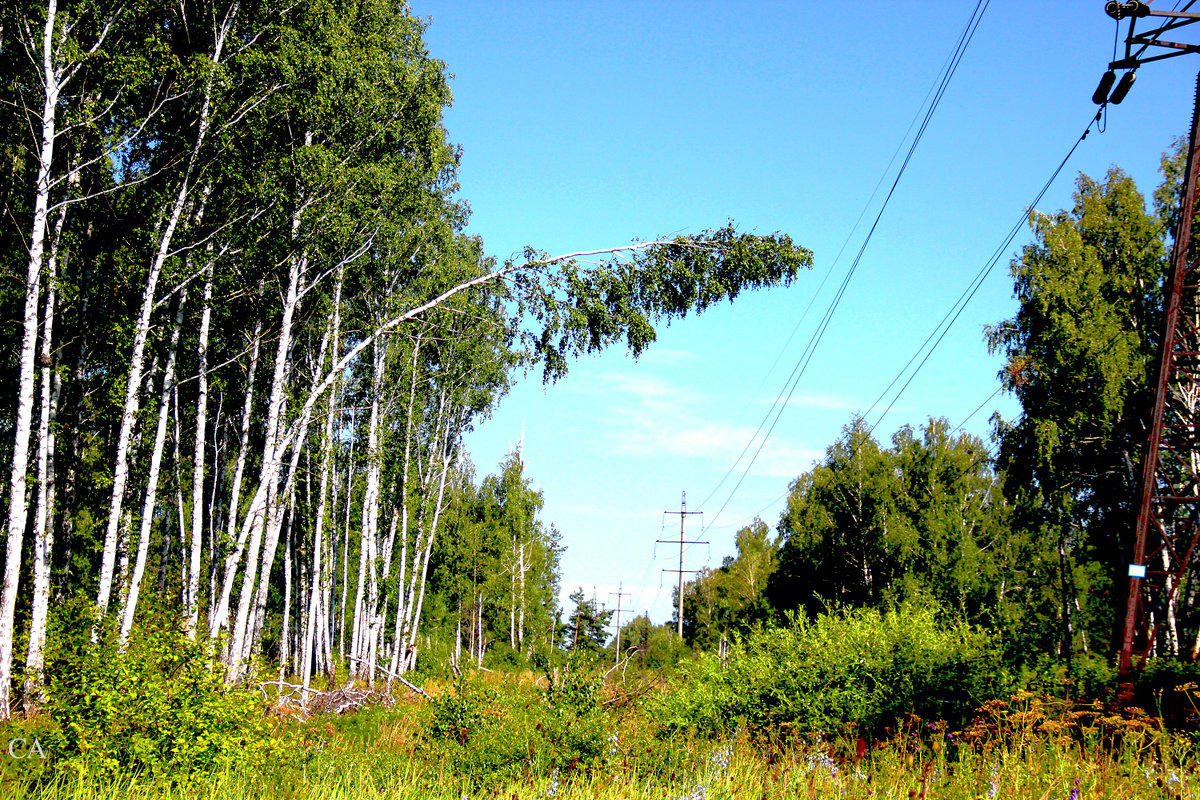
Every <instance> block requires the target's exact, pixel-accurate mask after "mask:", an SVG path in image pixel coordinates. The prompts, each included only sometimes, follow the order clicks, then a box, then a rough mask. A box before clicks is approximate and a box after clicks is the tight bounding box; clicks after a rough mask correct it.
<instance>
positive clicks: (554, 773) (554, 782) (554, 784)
mask: <svg viewBox="0 0 1200 800" xmlns="http://www.w3.org/2000/svg"><path fill="white" fill-rule="evenodd" d="M557 794H558V767H555V768H554V769H552V770H550V785H549V786H547V787H546V791H545V792H543V796H545V797H554V796H556V795H557ZM465 798H466V796H465V795H464V800H465Z"/></svg>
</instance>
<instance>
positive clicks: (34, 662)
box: [22, 213, 66, 717]
mask: <svg viewBox="0 0 1200 800" xmlns="http://www.w3.org/2000/svg"><path fill="white" fill-rule="evenodd" d="M65 216H66V214H65V213H63V214H60V215H59V218H58V221H57V222H56V223H55V235H54V243H53V244H52V245H51V252H50V257H49V259H47V289H46V311H45V314H44V322H43V325H42V347H41V358H40V360H41V363H42V370H41V372H42V375H41V381H42V408H41V412H42V414H41V422H40V423H39V425H38V459H37V461H38V503H37V516H36V517H35V518H34V528H33V587H32V589H33V599H32V603H31V607H30V620H29V648H28V650H27V651H26V655H25V684H24V691H23V692H22V695H23V697H24V704H25V715H26V716H27V717H28V716H31V715H32V714H34V713H35V712H36V710H37V708H38V707H39V706H40V705H41V704H42V703H43V702H45V699H46V698H45V693H44V691H43V688H42V683H43V673H42V670H43V666H44V663H45V662H44V648H45V644H46V618H47V615H48V613H49V609H50V561H51V555H52V554H53V551H54V507H55V474H54V457H55V453H54V441H55V431H54V421H55V417H56V415H57V413H58V397H59V389H60V387H61V380H60V379H59V376H58V372H57V371H53V370H51V363H52V360H53V351H52V347H51V343H52V342H53V341H54V318H55V314H56V313H57V305H58V293H57V290H56V287H55V277H56V273H57V268H56V263H55V262H56V260H57V259H56V255H57V249H58V248H57V245H58V242H60V241H61V234H62V224H63V217H65Z"/></svg>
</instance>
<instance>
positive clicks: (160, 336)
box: [0, 0, 811, 717]
mask: <svg viewBox="0 0 1200 800" xmlns="http://www.w3.org/2000/svg"><path fill="white" fill-rule="evenodd" d="M423 25H424V23H423V22H422V21H421V20H419V19H417V18H415V17H414V16H412V15H411V14H410V13H408V11H407V9H405V8H403V7H401V6H398V5H396V4H394V3H390V2H386V1H385V2H374V1H372V2H362V3H357V2H340V0H311V1H310V0H302V2H299V3H294V4H290V5H287V6H285V7H280V6H278V5H276V4H271V3H260V2H253V0H248V1H244V0H231V1H230V2H217V3H209V2H205V1H204V0H201V1H200V2H190V0H189V1H187V2H183V3H158V2H155V1H154V0H150V1H149V2H140V1H139V2H135V3H128V4H117V5H110V4H104V3H92V2H86V1H81V2H75V1H74V0H67V1H66V2H58V0H49V1H48V2H45V3H40V4H39V3H21V4H6V5H5V6H4V7H3V9H2V10H0V75H3V76H4V78H3V81H2V82H0V148H2V149H3V153H4V158H3V167H2V168H3V170H4V176H3V180H2V181H0V207H2V209H3V214H2V215H0V216H2V218H3V222H2V223H0V261H2V266H0V269H2V270H3V274H4V275H5V276H6V279H5V280H4V281H3V282H2V283H0V307H2V309H3V312H2V313H0V353H2V354H3V355H2V356H0V382H2V384H3V387H4V391H3V393H2V394H3V399H0V404H2V406H0V439H2V441H3V444H2V445H0V448H3V457H4V463H5V464H8V465H9V468H10V477H11V486H10V491H9V492H6V493H5V494H4V499H3V501H0V503H3V506H2V509H0V510H2V511H3V514H4V516H5V519H6V520H7V525H6V526H5V562H4V582H3V591H2V594H0V716H2V717H8V716H9V714H11V713H12V702H13V699H14V698H15V696H16V695H14V694H13V691H14V683H15V681H16V678H17V677H20V678H21V682H22V688H21V689H20V697H21V699H22V700H23V701H24V703H25V705H26V707H27V708H28V709H30V710H32V709H33V708H36V706H37V705H38V703H39V702H40V700H41V698H42V694H43V689H42V684H43V680H44V674H43V670H44V663H45V653H46V649H47V647H48V642H47V635H48V634H47V631H48V623H47V620H48V612H49V609H50V607H51V605H53V606H55V607H56V608H66V607H76V606H80V605H81V604H82V605H86V606H90V608H91V609H92V610H91V612H90V616H87V615H85V616H84V617H80V619H81V620H84V619H90V620H91V622H90V623H89V622H86V621H84V622H82V623H81V624H83V625H85V626H87V625H89V624H91V625H93V626H101V627H103V626H107V625H111V626H113V627H114V628H115V630H116V634H117V635H118V637H119V638H120V639H121V640H122V641H125V640H127V639H128V638H129V637H130V635H131V633H132V632H133V631H134V630H135V628H137V627H138V626H139V625H140V624H141V622H142V620H143V619H145V618H148V617H150V616H154V615H161V614H164V613H169V614H176V615H177V616H178V618H179V619H180V620H181V622H182V625H183V626H184V628H185V629H186V631H187V633H188V636H189V637H191V638H193V639H205V640H208V641H211V642H213V643H214V644H215V645H217V646H218V647H219V659H220V661H221V662H223V663H224V664H225V665H226V666H227V676H228V679H229V680H230V681H234V682H236V681H238V680H240V679H241V678H243V677H244V676H245V675H246V674H247V672H248V670H251V669H252V668H253V667H252V665H253V664H256V663H273V664H275V665H277V666H278V669H279V670H280V671H281V672H286V673H287V674H289V675H290V674H295V675H297V676H298V678H299V680H301V681H302V682H303V684H304V685H305V686H306V687H307V686H308V685H309V682H310V680H311V678H312V675H313V673H314V672H315V673H327V674H329V675H330V676H333V675H334V674H335V672H336V670H337V669H338V668H339V665H341V669H342V670H343V672H341V673H340V674H338V675H337V677H338V678H339V679H346V678H349V679H355V678H359V679H363V680H366V681H368V682H371V681H374V680H376V679H379V678H383V677H387V679H388V680H389V681H390V680H391V679H392V677H394V676H398V675H400V674H402V673H403V672H405V671H406V670H407V669H409V668H411V666H412V661H413V657H414V654H415V652H417V651H419V649H420V648H419V645H420V644H421V643H422V642H424V641H426V640H427V639H428V637H429V636H430V635H431V634H434V633H437V634H438V635H439V636H440V637H441V641H452V642H454V652H455V655H456V657H462V658H465V657H466V656H467V655H470V656H471V657H474V658H476V659H482V658H483V655H484V651H485V649H486V647H487V645H488V643H490V642H496V643H498V644H503V645H506V646H507V647H508V648H510V649H511V650H512V651H514V652H523V653H526V654H528V653H531V652H532V651H533V650H534V649H536V648H538V647H542V648H547V647H551V646H552V644H553V641H554V640H555V638H556V637H557V636H558V635H559V634H558V632H557V630H556V628H555V623H554V616H555V611H556V609H555V604H556V600H555V597H556V595H555V575H556V564H557V557H558V553H559V551H560V548H561V544H560V543H559V539H560V536H559V534H558V533H557V532H556V531H554V530H553V529H552V528H547V527H546V526H545V525H544V524H543V523H542V522H541V521H540V520H539V519H538V509H539V507H540V502H541V501H540V498H539V495H538V493H537V491H536V490H535V488H534V487H532V486H531V485H530V483H529V481H528V479H527V478H526V477H525V476H524V475H523V474H522V465H521V461H520V457H519V453H514V455H513V456H512V457H511V458H510V459H509V460H507V461H506V462H505V463H504V464H501V465H497V467H496V472H495V473H494V474H493V475H491V476H488V477H485V478H482V479H477V478H476V476H475V474H474V471H473V467H472V465H471V463H470V460H469V458H468V457H467V455H466V454H465V453H464V452H463V450H462V447H461V441H462V435H463V432H464V431H466V430H467V429H469V428H470V427H471V426H472V425H474V424H476V423H477V422H478V421H479V420H480V419H481V418H483V417H484V416H486V415H487V413H488V411H489V409H490V408H491V407H492V406H493V405H494V403H495V402H496V401H497V399H498V398H499V397H501V396H502V395H503V394H504V392H505V390H506V387H507V386H509V384H510V382H511V381H512V380H514V379H515V378H516V377H517V376H519V375H521V374H524V373H525V372H528V371H534V370H540V372H541V374H542V376H543V378H544V379H545V380H547V381H553V380H554V379H555V378H557V377H560V376H561V375H563V374H564V373H565V371H566V370H567V368H568V365H569V362H570V359H571V357H572V356H573V355H575V354H579V353H583V352H588V351H594V350H598V349H601V348H604V347H607V346H609V345H612V344H615V343H619V342H623V343H624V344H625V345H626V346H627V347H628V348H629V349H630V350H631V351H632V352H633V353H634V354H637V353H638V352H640V351H641V350H642V349H643V348H644V347H645V346H646V345H647V344H648V343H649V342H651V341H652V340H653V339H654V327H653V326H654V324H655V322H656V321H657V320H660V319H664V318H669V317H671V316H677V315H682V314H685V313H688V312H689V311H699V310H703V309H704V308H706V307H707V306H709V305H711V304H713V303H716V302H718V301H720V300H722V299H732V298H733V297H734V296H735V295H737V294H738V292H739V291H741V290H742V289H748V288H757V287H766V286H771V285H776V284H786V283H788V282H790V281H791V280H792V279H793V278H795V277H796V275H797V274H798V272H799V270H801V269H803V268H806V267H807V266H809V264H810V263H811V254H810V253H809V252H808V251H807V250H805V249H803V248H801V247H798V246H796V245H794V244H793V243H792V241H791V240H790V239H789V238H788V237H787V236H784V235H774V236H758V235H750V234H742V233H739V232H738V231H737V230H736V229H735V228H734V227H733V226H732V224H730V225H726V226H725V227H721V228H713V229H706V230H704V231H702V232H700V233H697V234H694V235H690V236H673V237H671V238H670V239H667V240H662V241H649V242H647V241H640V242H635V243H634V244H630V245H623V246H618V247H614V248H613V249H611V250H606V251H602V252H593V253H588V254H578V253H577V254H570V255H565V256H550V255H548V254H545V253H539V252H536V251H534V250H532V249H530V250H528V251H527V252H526V254H525V258H524V259H523V260H520V261H509V262H506V263H503V264H498V263H495V262H494V261H493V260H492V259H490V258H489V257H487V256H486V255H484V252H483V245H482V243H481V242H480V241H478V240H477V239H472V238H470V237H467V236H465V235H464V234H463V233H462V230H463V226H464V224H465V221H466V219H467V214H468V208H467V204H466V202H465V201H464V200H463V199H462V198H460V197H459V196H458V194H457V187H456V184H455V171H456V165H457V160H458V151H457V150H456V148H455V146H454V145H453V144H452V143H451V142H450V141H449V139H448V137H447V134H446V131H445V129H444V127H443V125H442V113H443V111H444V109H445V108H446V106H447V105H448V104H449V102H450V99H451V98H450V92H449V89H448V84H447V73H446V69H445V65H443V64H442V63H441V62H439V61H437V60H436V59H434V58H432V57H431V56H430V55H429V53H428V52H427V51H426V49H425V46H424V43H423V41H422V30H423ZM584 256H586V259H585V258H584ZM94 630H97V631H98V630H99V628H94ZM53 644H54V643H53V642H50V643H49V646H53ZM464 650H465V651H466V653H465V654H464V653H463V651H464Z"/></svg>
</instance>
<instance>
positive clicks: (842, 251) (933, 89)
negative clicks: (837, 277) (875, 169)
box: [700, 48, 958, 507]
mask: <svg viewBox="0 0 1200 800" xmlns="http://www.w3.org/2000/svg"><path fill="white" fill-rule="evenodd" d="M957 52H958V48H955V51H954V52H952V53H951V54H950V55H948V56H947V57H946V61H945V62H943V64H942V66H941V69H939V70H938V75H941V74H942V72H943V71H944V70H946V69H947V68H948V67H949V65H950V64H951V62H952V61H953V59H954V55H955V53H957ZM939 82H940V81H934V83H933V84H932V85H931V86H930V87H929V91H928V92H927V93H926V94H925V98H924V99H923V100H922V101H921V104H920V105H919V106H917V111H916V113H914V114H913V118H912V120H911V121H910V122H909V123H908V128H907V129H905V131H904V135H903V136H901V137H900V141H899V142H897V143H896V149H895V150H893V151H892V157H891V158H890V159H888V163H887V166H885V167H884V168H883V171H882V172H881V173H880V174H879V179H878V180H877V181H875V186H874V187H873V188H872V189H871V194H870V195H869V196H868V197H867V200H866V202H865V203H863V207H862V210H861V211H859V212H858V218H857V219H855V220H854V224H853V225H851V226H850V230H849V232H847V233H846V238H845V239H843V240H842V246H841V247H839V248H838V251H837V254H836V255H835V256H834V257H833V260H832V261H830V262H829V268H828V269H826V270H825V274H824V275H822V276H821V282H820V283H819V284H817V290H816V291H815V292H813V294H812V297H810V298H809V301H808V304H807V305H805V306H804V310H803V311H801V312H800V317H799V319H797V320H796V324H795V325H793V326H792V330H791V332H790V333H789V334H788V337H787V339H786V340H784V343H783V346H782V347H780V348H779V352H778V353H776V354H775V358H774V360H773V361H772V362H771V366H770V367H768V368H767V370H766V372H764V373H763V377H762V380H761V381H759V383H758V386H756V387H755V389H754V391H753V392H752V393H751V395H750V396H751V398H754V397H758V393H759V392H761V391H762V388H763V386H765V385H766V383H767V379H768V378H770V377H771V373H773V372H774V371H775V367H776V366H778V364H779V361H780V359H782V358H783V354H784V353H786V352H787V349H788V347H789V346H790V345H791V343H792V340H793V339H794V338H796V334H797V333H798V332H799V331H800V326H801V325H803V324H804V321H805V320H806V319H808V312H809V311H811V310H812V307H813V304H815V303H816V301H817V298H818V297H820V295H821V291H822V290H823V289H824V288H825V284H826V283H828V281H829V278H830V276H831V275H833V271H834V268H835V267H836V266H837V265H838V264H840V263H841V261H842V256H843V255H844V254H845V252H846V248H847V247H849V246H850V241H851V240H852V239H853V238H854V234H855V233H856V232H857V231H858V228H859V225H861V224H862V221H863V218H864V217H866V216H867V211H869V210H870V208H871V204H872V203H874V202H875V198H876V196H877V195H878V194H879V189H880V188H881V187H882V186H883V184H884V181H885V180H886V179H887V176H888V173H889V172H891V169H892V166H893V165H894V164H895V163H896V159H897V158H898V157H899V156H900V153H901V152H902V151H903V150H904V143H905V142H906V141H908V137H909V134H911V133H912V131H913V128H914V127H915V126H916V125H917V122H918V120H920V119H921V116H922V115H921V109H923V108H925V105H926V104H927V103H928V102H929V101H930V98H932V97H933V96H934V94H935V92H936V91H937V88H938V85H939ZM751 402H752V401H751V400H747V401H746V403H745V405H743V406H742V410H741V411H739V412H738V416H737V421H738V422H740V421H741V419H742V416H743V415H744V414H745V413H746V409H747V408H749V407H750V403H751ZM774 408H775V406H774V404H772V406H771V409H769V410H768V411H767V413H766V415H765V416H764V417H763V420H762V421H761V422H759V424H758V428H757V429H756V430H755V432H754V435H752V436H751V437H750V439H749V440H748V441H747V442H746V445H745V446H744V447H743V448H742V451H741V452H740V453H738V456H737V458H735V459H734V460H733V463H731V464H730V465H729V469H728V470H726V472H725V474H724V475H723V476H721V480H719V481H717V484H716V485H715V486H714V487H713V488H712V491H710V492H709V493H708V496H707V497H705V498H704V499H703V500H701V501H700V506H701V507H703V506H704V505H705V504H706V503H707V502H708V501H709V500H711V499H712V498H713V495H715V494H716V493H717V491H718V490H719V489H720V488H721V486H722V485H723V484H724V483H725V481H726V480H728V478H729V476H730V475H731V474H733V471H734V469H736V468H737V465H738V464H739V463H741V460H742V459H743V458H744V457H745V456H746V453H747V452H748V451H749V449H750V445H752V444H753V443H754V440H755V439H756V438H757V437H758V434H759V433H760V432H761V431H762V426H763V425H765V424H766V421H767V419H769V418H770V415H771V411H772V410H774ZM735 424H736V423H735ZM731 435H732V429H731V430H730V431H728V432H726V434H725V436H723V437H722V438H721V441H720V443H719V444H718V445H717V448H716V449H717V450H720V449H721V448H722V447H724V446H725V442H726V441H728V439H729V437H730V436H731Z"/></svg>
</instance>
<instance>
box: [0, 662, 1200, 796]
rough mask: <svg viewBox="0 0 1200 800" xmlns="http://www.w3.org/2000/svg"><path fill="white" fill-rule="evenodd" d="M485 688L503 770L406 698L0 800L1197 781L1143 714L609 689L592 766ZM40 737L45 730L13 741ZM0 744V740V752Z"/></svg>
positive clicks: (1032, 700) (1078, 792) (524, 692)
mask: <svg viewBox="0 0 1200 800" xmlns="http://www.w3.org/2000/svg"><path fill="white" fill-rule="evenodd" d="M543 682H544V681H543ZM483 684H484V685H485V686H487V687H489V688H490V689H492V690H494V692H493V694H490V695H488V696H489V697H490V698H491V699H490V701H489V705H487V706H486V707H485V708H484V719H485V723H484V724H486V725H490V726H494V727H495V728H497V729H500V730H501V732H502V733H503V734H504V736H507V737H509V738H508V739H504V738H500V739H496V740H495V741H498V742H499V743H500V745H502V746H504V747H507V748H509V749H507V750H505V752H511V753H517V754H518V755H517V756H515V757H514V758H513V759H512V760H511V761H510V762H503V760H501V761H499V762H498V761H496V760H495V759H492V758H491V757H492V756H495V753H494V752H477V751H473V750H472V749H471V747H470V746H469V745H468V744H464V743H460V742H456V741H445V740H434V739H432V738H431V737H430V735H429V730H430V724H431V720H432V717H433V715H432V712H431V709H430V707H429V704H428V703H427V701H425V700H424V699H421V698H416V697H408V698H400V699H399V700H398V703H397V705H396V707H394V708H388V709H382V708H371V709H367V710H364V711H362V712H360V713H358V714H348V715H343V716H340V717H338V716H331V715H325V716H315V717H313V718H311V719H301V718H299V717H296V716H290V715H285V716H278V717H275V718H273V724H274V725H275V729H276V737H277V745H276V747H275V748H274V750H273V751H272V754H271V757H270V758H269V759H268V760H267V761H266V762H265V763H262V762H259V763H255V764H241V765H237V764H235V765H234V766H233V767H231V768H230V769H229V770H228V771H226V772H223V773H218V774H209V775H203V776H196V777H192V778H188V779H180V778H178V777H176V778H173V779H162V778H155V777H154V776H150V775H119V776H117V777H116V778H114V779H111V780H103V781H102V780H97V779H95V778H94V777H93V776H90V775H88V774H82V775H70V774H65V773H63V774H58V773H55V772H54V771H52V769H51V768H50V767H48V766H47V764H46V763H45V762H39V761H36V760H31V761H23V762H19V763H18V762H15V761H13V760H11V759H10V760H9V761H8V762H7V763H5V764H3V765H2V766H3V772H0V796H3V797H13V798H43V797H44V798H48V799H49V800H56V799H57V798H61V799H62V800H110V799H112V800H116V799H117V798H130V799H131V800H140V799H141V798H146V800H149V798H169V799H174V798H178V799H179V800H184V799H185V798H186V799H187V800H226V798H228V799H229V800H235V799H237V800H241V799H242V798H246V799H249V798H264V799H265V798H272V799H275V798H283V799H285V800H286V799H287V798H309V797H311V798H319V800H343V799H345V800H363V799H364V798H434V799H438V798H448V799H449V800H463V798H471V799H472V800H477V799H478V800H483V799H484V798H496V799H497V800H499V799H501V798H503V799H505V800H507V799H509V798H511V799H512V800H526V799H529V800H532V799H534V798H537V799H538V800H548V799H551V798H552V799H553V800H583V799H584V798H588V799H589V800H607V799H608V798H613V799H614V800H615V799H617V798H630V799H631V800H635V799H638V798H647V800H649V799H650V798H654V800H720V799H721V798H753V800H775V799H776V798H778V799H779V800H785V798H786V799H788V800H790V798H847V799H850V798H862V799H863V800H867V799H868V798H869V800H879V799H880V798H897V799H898V800H904V799H905V798H944V799H946V800H954V799H956V798H963V800H976V799H977V798H983V799H984V800H994V799H995V798H1037V800H1084V799H1085V798H1108V799H1109V800H1118V799H1119V798H1129V799H1130V800H1133V799H1134V798H1137V799H1138V800H1142V799H1143V798H1164V799H1165V798H1172V799H1173V800H1183V799H1185V798H1192V797H1194V796H1196V794H1197V792H1196V789H1195V788H1194V787H1195V786H1196V784H1197V783H1198V782H1200V776H1198V775H1197V774H1196V770H1197V761H1196V750H1195V747H1194V742H1193V739H1192V738H1191V737H1190V736H1185V735H1181V734H1178V733H1171V732H1168V731H1164V730H1162V729H1161V727H1160V726H1159V725H1158V723H1157V720H1154V719H1152V718H1150V717H1147V716H1145V715H1144V714H1140V713H1138V712H1123V713H1120V714H1116V713H1113V712H1111V711H1108V710H1105V709H1102V708H1100V707H1099V706H1074V705H1071V704H1069V703H1065V702H1063V701H1056V700H1051V699H1049V698H1045V697H1041V696H1035V695H1022V696H1019V697H1016V698H1013V699H1011V700H1010V701H1006V702H1003V703H1001V702H996V703H993V704H989V706H987V707H985V708H984V709H982V710H981V713H980V715H979V716H978V718H977V722H976V724H975V725H973V726H971V727H970V728H968V729H967V730H964V731H948V730H946V729H945V726H944V725H940V724H931V723H928V722H925V721H922V720H917V719H915V718H913V719H910V720H909V721H908V722H907V723H905V724H904V725H903V726H902V727H901V728H900V729H899V730H895V731H892V732H891V733H889V734H888V736H887V737H886V738H883V739H881V740H878V741H871V742H868V741H866V740H863V739H859V738H857V737H856V736H851V735H842V736H837V735H824V736H821V735H813V734H810V733H803V732H799V731H793V730H790V729H788V728H786V726H785V727H784V728H776V729H773V730H771V731H761V730H760V731H749V730H746V729H744V728H743V729H739V730H738V731H737V732H736V733H733V734H726V735H722V736H718V737H697V736H695V735H690V734H679V735H675V736H665V735H664V733H663V731H662V729H661V728H660V727H659V725H658V724H657V722H656V720H655V719H654V718H653V715H652V714H651V713H649V711H648V708H650V707H649V706H645V705H639V704H637V703H635V702H612V701H621V700H622V695H621V692H620V690H617V689H615V688H613V687H610V689H609V690H608V692H607V694H606V695H605V698H606V700H607V701H610V702H608V703H607V704H606V705H604V707H603V711H602V712H601V713H602V722H603V727H602V729H601V730H602V734H601V735H602V736H603V737H607V738H604V739H603V744H602V746H601V748H600V750H599V752H598V753H593V755H592V756H591V757H590V758H589V759H586V760H583V761H579V760H576V761H569V762H568V761H564V760H562V756H561V751H559V750H553V749H552V748H548V747H547V746H546V742H545V741H544V740H542V739H539V738H538V734H537V733H536V730H537V729H536V728H535V725H537V724H540V723H538V722H537V721H538V720H544V719H545V718H544V717H540V716H538V715H539V714H542V715H544V714H545V713H546V712H545V708H544V706H541V705H539V703H540V697H541V695H540V694H539V692H540V689H539V688H538V685H537V678H536V676H532V675H526V676H521V677H513V676H508V678H507V680H505V679H503V678H500V677H495V678H493V677H490V676H489V677H486V678H485V680H484V681H483ZM426 688H427V690H429V691H431V693H435V696H436V693H440V692H449V691H452V690H453V687H452V686H450V685H449V684H446V685H439V686H427V687H426ZM45 731H46V724H45V722H44V721H42V722H40V723H25V724H24V727H21V728H18V727H12V728H10V729H9V730H8V731H7V732H8V734H9V735H10V736H15V735H26V736H29V735H35V734H36V735H44V734H45ZM0 733H2V732H0ZM481 736H482V735H481ZM480 741H485V740H484V739H482V738H481V739H480ZM486 741H487V742H491V741H493V740H491V739H488V740H486ZM4 743H5V741H4V740H3V739H2V737H0V747H3V745H4ZM472 744H478V742H472ZM522 747H526V748H528V751H527V752H523V751H522V750H521V748H522ZM539 748H540V749H539ZM0 756H2V754H0ZM497 764H499V766H497Z"/></svg>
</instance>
